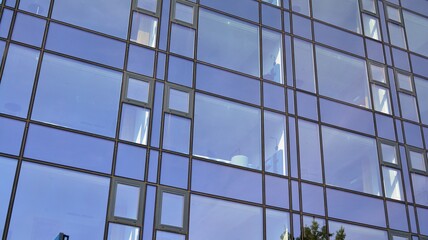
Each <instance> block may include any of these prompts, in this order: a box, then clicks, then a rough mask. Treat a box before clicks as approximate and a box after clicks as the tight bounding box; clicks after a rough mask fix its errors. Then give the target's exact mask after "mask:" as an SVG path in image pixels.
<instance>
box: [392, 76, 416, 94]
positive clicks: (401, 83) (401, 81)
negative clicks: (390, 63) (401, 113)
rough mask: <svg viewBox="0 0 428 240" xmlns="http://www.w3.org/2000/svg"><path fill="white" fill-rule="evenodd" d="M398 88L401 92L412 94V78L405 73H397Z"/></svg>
mask: <svg viewBox="0 0 428 240" xmlns="http://www.w3.org/2000/svg"><path fill="white" fill-rule="evenodd" d="M396 77H397V82H398V87H399V88H400V89H401V90H407V91H410V92H413V84H412V76H411V75H410V74H406V73H400V72H397V75H396Z"/></svg>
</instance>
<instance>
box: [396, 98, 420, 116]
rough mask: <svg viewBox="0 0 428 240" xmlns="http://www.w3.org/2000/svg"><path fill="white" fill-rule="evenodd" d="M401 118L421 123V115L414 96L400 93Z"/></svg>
mask: <svg viewBox="0 0 428 240" xmlns="http://www.w3.org/2000/svg"><path fill="white" fill-rule="evenodd" d="M399 97H400V108H401V116H402V117H403V118H406V119H409V120H412V121H415V122H419V116H418V115H419V114H418V109H417V106H416V98H415V97H414V96H412V95H409V94H405V93H401V92H400V93H399Z"/></svg>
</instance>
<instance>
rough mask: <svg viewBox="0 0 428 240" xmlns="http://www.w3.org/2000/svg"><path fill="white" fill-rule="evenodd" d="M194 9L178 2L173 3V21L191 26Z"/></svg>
mask: <svg viewBox="0 0 428 240" xmlns="http://www.w3.org/2000/svg"><path fill="white" fill-rule="evenodd" d="M194 10H195V9H194V7H193V6H190V5H187V4H184V3H181V2H178V1H176V2H175V12H174V19H175V20H178V21H182V22H185V23H188V24H193V15H194Z"/></svg>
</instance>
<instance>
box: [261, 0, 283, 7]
mask: <svg viewBox="0 0 428 240" xmlns="http://www.w3.org/2000/svg"><path fill="white" fill-rule="evenodd" d="M263 2H267V3H271V4H274V5H276V6H278V7H280V6H281V1H280V0H263Z"/></svg>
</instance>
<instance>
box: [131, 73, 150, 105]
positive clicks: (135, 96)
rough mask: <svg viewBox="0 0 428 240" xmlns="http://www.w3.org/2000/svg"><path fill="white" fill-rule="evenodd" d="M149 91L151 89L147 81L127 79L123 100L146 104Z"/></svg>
mask: <svg viewBox="0 0 428 240" xmlns="http://www.w3.org/2000/svg"><path fill="white" fill-rule="evenodd" d="M150 91H151V89H150V82H149V81H144V80H140V79H136V78H133V77H129V78H128V82H127V87H126V92H125V98H127V99H130V100H134V101H137V102H141V103H145V104H148V103H149V96H150Z"/></svg>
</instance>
